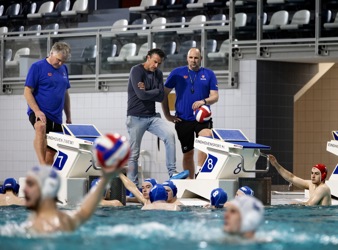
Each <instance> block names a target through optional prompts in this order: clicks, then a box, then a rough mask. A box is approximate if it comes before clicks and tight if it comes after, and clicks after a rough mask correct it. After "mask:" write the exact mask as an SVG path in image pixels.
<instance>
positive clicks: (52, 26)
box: [44, 23, 60, 35]
mask: <svg viewBox="0 0 338 250" xmlns="http://www.w3.org/2000/svg"><path fill="white" fill-rule="evenodd" d="M59 27H60V25H59V24H58V23H50V24H48V25H46V26H45V28H44V30H46V31H47V30H49V31H52V32H51V34H53V35H57V34H58V33H59Z"/></svg>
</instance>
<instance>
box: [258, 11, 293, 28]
mask: <svg viewBox="0 0 338 250" xmlns="http://www.w3.org/2000/svg"><path fill="white" fill-rule="evenodd" d="M288 21H289V12H287V11H286V10H280V11H277V12H275V13H273V14H272V16H271V19H270V22H269V24H266V25H263V30H277V29H279V27H280V26H281V25H285V24H287V23H288Z"/></svg>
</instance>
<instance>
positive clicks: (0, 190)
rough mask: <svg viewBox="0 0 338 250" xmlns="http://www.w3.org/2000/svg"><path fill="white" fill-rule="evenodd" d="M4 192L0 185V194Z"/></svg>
mask: <svg viewBox="0 0 338 250" xmlns="http://www.w3.org/2000/svg"><path fill="white" fill-rule="evenodd" d="M3 193H4V188H3V186H2V185H0V194H3Z"/></svg>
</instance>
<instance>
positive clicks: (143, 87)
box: [137, 82, 146, 90]
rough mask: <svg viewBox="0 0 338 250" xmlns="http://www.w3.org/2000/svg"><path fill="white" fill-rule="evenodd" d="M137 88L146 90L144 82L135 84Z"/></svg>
mask: <svg viewBox="0 0 338 250" xmlns="http://www.w3.org/2000/svg"><path fill="white" fill-rule="evenodd" d="M137 87H138V88H139V89H143V90H145V89H146V86H145V84H144V82H139V83H138V84H137Z"/></svg>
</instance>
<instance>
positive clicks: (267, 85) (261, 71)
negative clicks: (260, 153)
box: [257, 61, 318, 185]
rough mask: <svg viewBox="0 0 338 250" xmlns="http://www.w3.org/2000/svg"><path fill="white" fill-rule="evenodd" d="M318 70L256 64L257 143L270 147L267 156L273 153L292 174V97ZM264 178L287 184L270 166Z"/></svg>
mask: <svg viewBox="0 0 338 250" xmlns="http://www.w3.org/2000/svg"><path fill="white" fill-rule="evenodd" d="M317 71H318V65H317V64H306V63H290V62H271V61H259V62H258V64H257V72H258V73H257V142H258V143H262V144H265V145H269V146H271V150H270V151H267V152H266V153H271V154H274V155H275V156H276V158H277V160H278V161H279V162H280V163H281V165H282V166H284V167H285V168H286V169H288V170H289V171H291V172H292V171H294V170H296V168H293V166H294V164H293V157H294V154H293V139H294V138H293V134H294V115H293V114H294V103H293V100H294V95H295V94H296V93H297V92H298V90H300V89H301V88H302V87H303V86H304V84H306V83H307V82H308V81H309V80H310V79H311V78H312V77H313V76H314V75H315V74H316V73H317ZM295 133H296V132H295ZM263 166H265V165H263ZM264 176H270V177H272V182H273V184H275V185H282V184H283V185H284V184H287V183H286V181H285V180H284V179H283V178H282V177H281V176H280V175H279V174H278V173H277V171H276V170H275V169H274V168H273V167H272V168H271V169H270V171H269V173H267V174H264Z"/></svg>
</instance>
